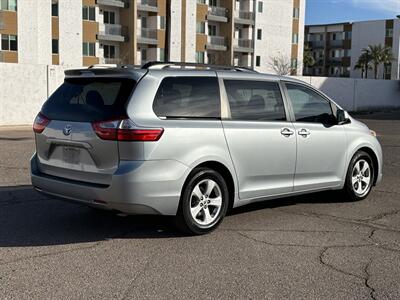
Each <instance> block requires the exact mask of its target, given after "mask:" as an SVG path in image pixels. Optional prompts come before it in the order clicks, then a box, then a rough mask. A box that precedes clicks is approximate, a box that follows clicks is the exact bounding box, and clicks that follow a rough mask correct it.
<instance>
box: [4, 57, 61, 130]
mask: <svg viewBox="0 0 400 300" xmlns="http://www.w3.org/2000/svg"><path fill="white" fill-rule="evenodd" d="M63 80H64V70H63V68H62V67H59V66H48V65H28V64H6V63H1V64H0V126H2V125H28V124H32V123H33V120H34V118H35V116H36V114H37V113H38V112H39V111H40V108H41V107H42V104H43V103H44V101H46V99H47V98H48V96H49V95H51V93H52V92H53V91H54V90H55V89H57V88H58V86H60V84H61V83H62V82H63Z"/></svg>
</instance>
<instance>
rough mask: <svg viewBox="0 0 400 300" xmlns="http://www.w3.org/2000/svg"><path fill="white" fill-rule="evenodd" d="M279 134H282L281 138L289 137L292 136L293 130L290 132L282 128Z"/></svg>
mask: <svg viewBox="0 0 400 300" xmlns="http://www.w3.org/2000/svg"><path fill="white" fill-rule="evenodd" d="M281 134H282V135H283V136H285V137H290V136H291V135H293V134H294V131H293V130H290V129H289V128H283V129H282V130H281Z"/></svg>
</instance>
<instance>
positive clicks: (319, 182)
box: [285, 83, 347, 191]
mask: <svg viewBox="0 0 400 300" xmlns="http://www.w3.org/2000/svg"><path fill="white" fill-rule="evenodd" d="M285 85H286V88H287V93H288V96H289V98H290V102H291V105H292V109H293V113H294V117H295V122H294V126H295V130H296V138H297V163H296V174H295V178H294V190H295V191H307V190H314V189H320V188H321V189H323V188H330V187H337V186H339V185H340V184H341V182H342V180H343V177H344V172H345V163H346V144H347V141H346V134H345V131H344V128H343V126H340V125H337V124H336V123H337V122H336V116H335V115H334V112H333V109H332V108H334V106H333V104H332V103H331V102H330V101H329V100H328V99H326V98H325V97H324V96H323V95H321V94H320V93H318V92H317V91H314V90H313V89H311V88H308V87H306V86H304V85H299V84H292V83H286V84H285Z"/></svg>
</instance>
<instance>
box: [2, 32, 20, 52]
mask: <svg viewBox="0 0 400 300" xmlns="http://www.w3.org/2000/svg"><path fill="white" fill-rule="evenodd" d="M1 50H4V51H18V40H17V36H16V35H10V34H2V35H1Z"/></svg>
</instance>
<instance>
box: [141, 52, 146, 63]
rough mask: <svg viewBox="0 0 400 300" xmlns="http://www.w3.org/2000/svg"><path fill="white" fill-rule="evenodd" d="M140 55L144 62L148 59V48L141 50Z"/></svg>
mask: <svg viewBox="0 0 400 300" xmlns="http://www.w3.org/2000/svg"><path fill="white" fill-rule="evenodd" d="M140 56H141V58H142V62H145V61H147V49H142V50H140Z"/></svg>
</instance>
